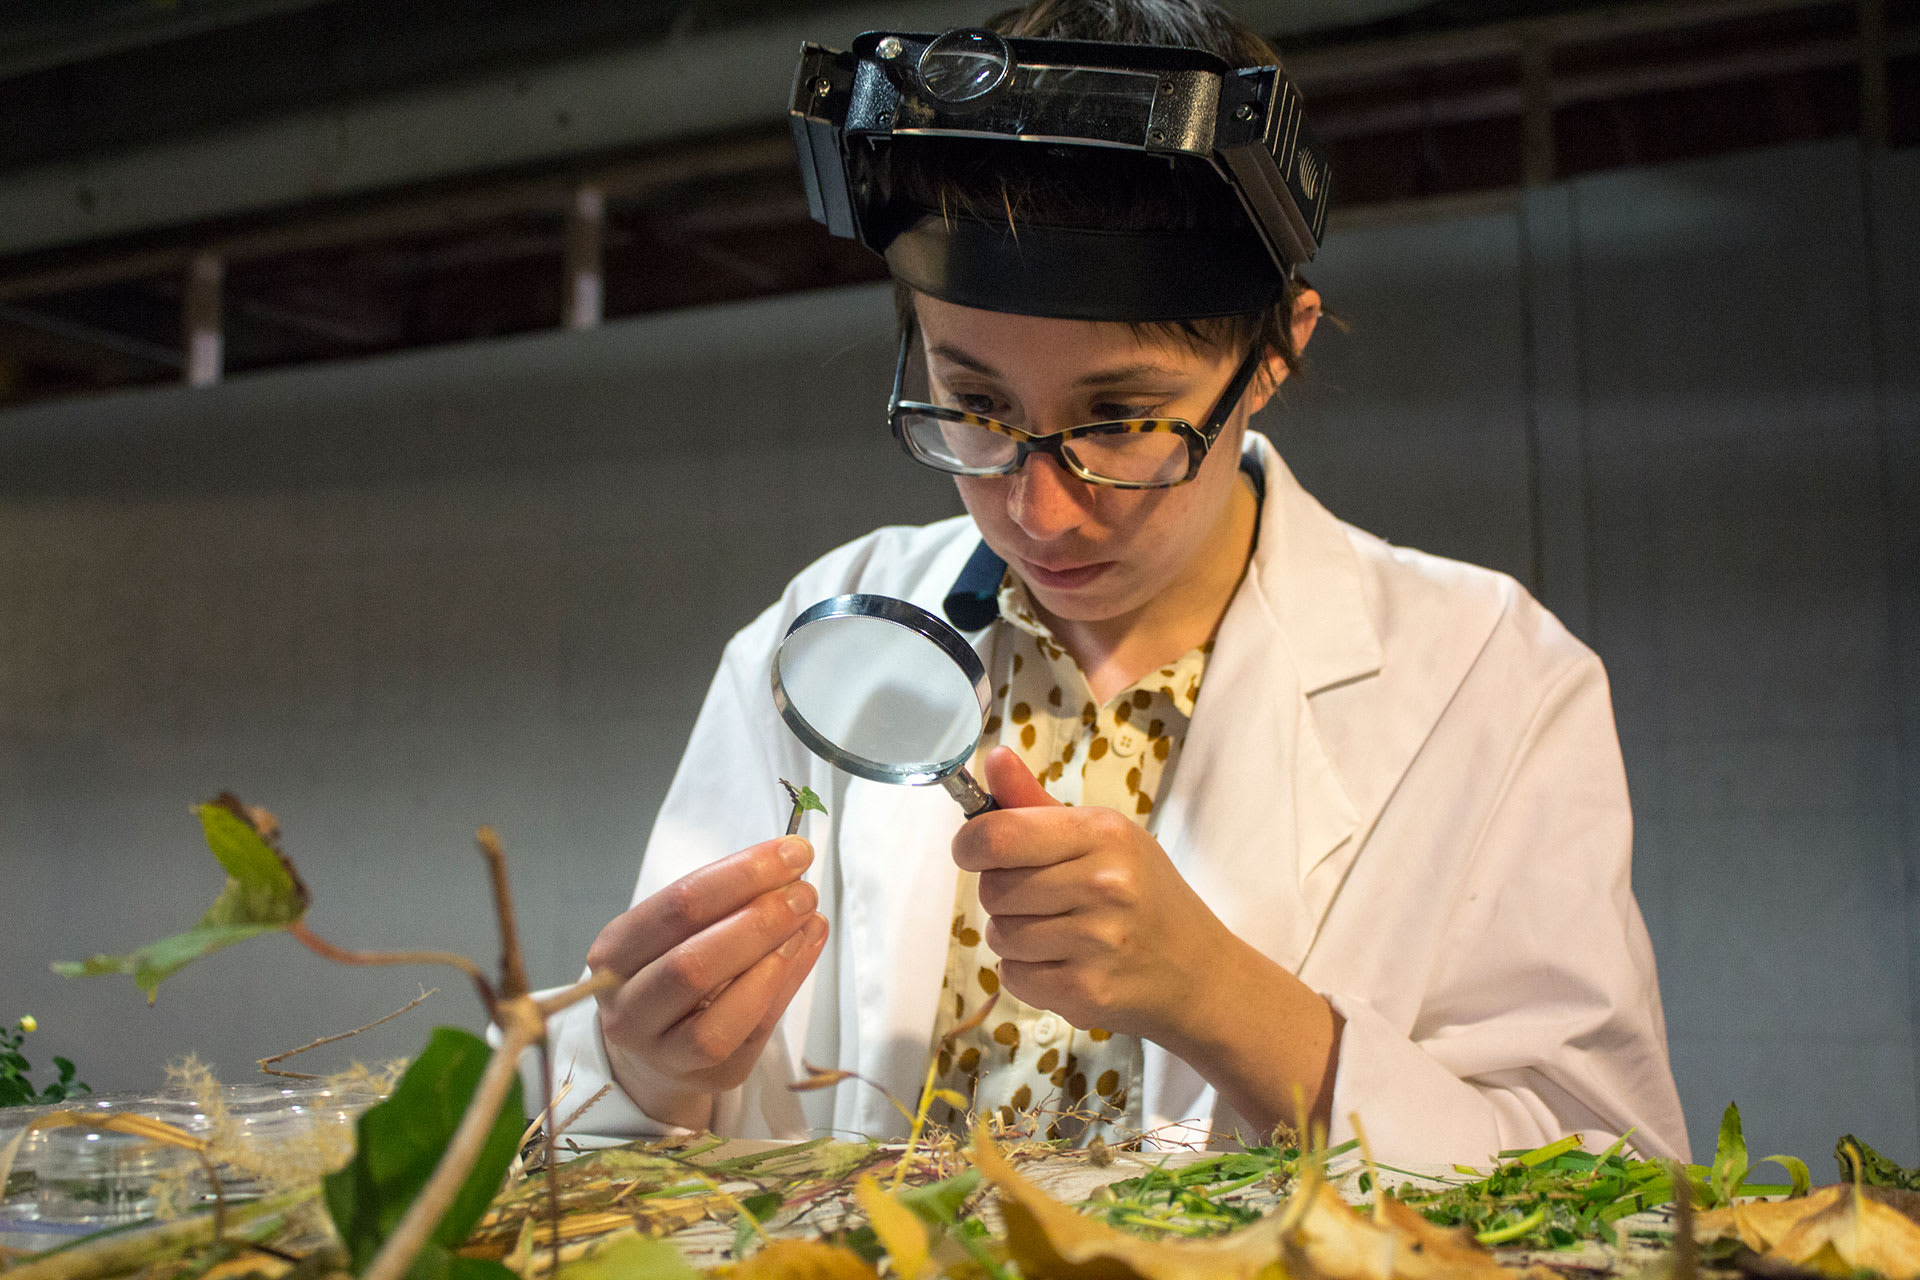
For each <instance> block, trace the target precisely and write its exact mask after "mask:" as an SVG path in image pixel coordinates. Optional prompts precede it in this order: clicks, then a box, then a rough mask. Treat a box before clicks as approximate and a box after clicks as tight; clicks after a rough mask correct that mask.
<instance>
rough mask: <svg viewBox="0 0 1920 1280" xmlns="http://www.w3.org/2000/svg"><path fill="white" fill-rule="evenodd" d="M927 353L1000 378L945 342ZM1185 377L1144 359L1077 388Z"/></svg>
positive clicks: (1105, 372) (1097, 375)
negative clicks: (1142, 379) (1140, 379)
mask: <svg viewBox="0 0 1920 1280" xmlns="http://www.w3.org/2000/svg"><path fill="white" fill-rule="evenodd" d="M927 354H928V355H929V356H938V357H939V358H940V359H942V360H948V361H951V362H952V363H954V364H957V365H959V366H960V367H961V368H963V369H968V370H971V371H972V372H974V373H977V374H980V375H981V376H983V377H988V378H998V377H1000V376H1001V375H1000V371H999V370H998V369H996V368H994V367H993V366H992V365H990V364H988V363H987V362H986V361H984V360H981V359H979V358H978V357H977V356H972V355H968V354H967V353H966V352H964V351H962V350H960V349H959V348H958V347H952V346H948V345H946V344H945V343H942V344H941V345H939V346H937V347H933V348H930V349H929V350H928V352H927ZM1185 376H1186V374H1185V373H1184V372H1183V371H1182V370H1179V369H1170V368H1168V367H1167V366H1166V365H1163V364H1154V363H1153V362H1152V361H1150V360H1142V361H1139V362H1138V363H1135V364H1127V365H1121V366H1119V367H1118V368H1114V369H1102V370H1100V371H1099V372H1097V373H1090V374H1088V375H1087V376H1086V377H1084V378H1081V379H1080V380H1079V382H1078V383H1077V384H1076V385H1077V386H1082V387H1111V386H1117V385H1119V384H1121V383H1124V382H1132V381H1135V380H1136V379H1139V378H1180V377H1185Z"/></svg>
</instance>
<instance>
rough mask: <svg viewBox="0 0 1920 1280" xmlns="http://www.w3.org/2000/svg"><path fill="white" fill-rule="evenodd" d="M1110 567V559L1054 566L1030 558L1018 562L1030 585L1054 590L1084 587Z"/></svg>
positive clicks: (1111, 562) (1111, 565)
mask: <svg viewBox="0 0 1920 1280" xmlns="http://www.w3.org/2000/svg"><path fill="white" fill-rule="evenodd" d="M1112 567H1113V561H1111V560H1098V561H1095V562H1094V563H1092V564H1065V565H1059V566H1057V567H1054V568H1048V567H1047V566H1045V565H1041V564H1036V563H1034V562H1033V561H1031V560H1022V561H1021V562H1020V568H1021V570H1022V572H1023V573H1024V574H1025V576H1026V579H1027V582H1028V583H1029V584H1030V585H1032V586H1036V587H1047V588H1050V589H1052V590H1055V591H1071V590H1073V589H1074V588H1076V587H1084V586H1086V585H1088V584H1089V583H1091V582H1092V581H1093V580H1094V579H1096V578H1098V577H1099V576H1100V575H1101V574H1103V573H1105V572H1106V571H1107V570H1108V569H1110V568H1112Z"/></svg>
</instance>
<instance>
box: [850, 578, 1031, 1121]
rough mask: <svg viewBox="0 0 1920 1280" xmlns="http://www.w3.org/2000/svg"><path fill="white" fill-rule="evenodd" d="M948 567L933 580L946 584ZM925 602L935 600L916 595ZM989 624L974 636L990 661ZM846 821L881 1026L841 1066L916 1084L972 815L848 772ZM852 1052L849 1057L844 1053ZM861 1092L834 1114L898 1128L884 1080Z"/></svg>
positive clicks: (854, 949)
mask: <svg viewBox="0 0 1920 1280" xmlns="http://www.w3.org/2000/svg"><path fill="white" fill-rule="evenodd" d="M952 572H953V571H952V570H951V569H946V568H943V570H942V572H941V573H940V574H936V575H934V576H933V578H932V579H930V581H937V582H939V583H940V584H942V589H944V584H945V583H946V582H947V581H949V580H950V579H951V577H952ZM917 603H919V604H920V605H921V606H922V607H923V608H928V609H933V608H935V607H936V605H935V604H934V603H930V602H929V601H927V600H920V601H917ZM992 635H993V632H992V630H991V629H987V630H984V631H981V632H978V633H976V634H975V635H973V636H972V637H970V640H971V642H972V644H973V646H974V650H975V652H976V653H978V654H979V655H980V660H981V662H982V663H983V664H991V663H992V661H993V654H992V652H991V639H992ZM843 806H844V808H843V816H842V818H841V822H840V831H839V847H840V849H841V860H842V866H843V867H844V872H843V874H844V875H845V878H846V886H845V888H846V893H845V897H844V899H843V902H844V904H845V905H844V907H843V915H844V917H845V918H844V921H843V927H844V928H845V929H846V930H847V935H846V942H845V944H844V949H843V951H842V954H844V955H845V956H846V957H847V963H848V964H849V965H850V966H851V967H852V970H853V987H854V994H855V999H856V1000H857V1001H858V1002H859V1008H860V1016H859V1018H858V1019H857V1025H858V1026H859V1027H861V1028H862V1029H863V1031H864V1030H865V1029H868V1028H872V1029H874V1030H875V1031H876V1032H877V1034H875V1035H874V1036H873V1038H871V1039H866V1038H862V1039H861V1041H860V1042H859V1043H858V1044H856V1045H854V1046H852V1052H851V1054H850V1055H848V1054H845V1053H843V1055H842V1063H841V1065H842V1066H843V1067H848V1068H850V1069H852V1070H855V1071H858V1072H859V1073H860V1074H861V1075H863V1076H865V1077H866V1078H867V1079H869V1080H880V1081H886V1080H895V1081H903V1080H911V1081H913V1082H915V1085H916V1086H917V1085H918V1082H919V1080H920V1078H921V1076H922V1075H923V1074H924V1073H925V1071H926V1067H927V1059H928V1056H929V1055H930V1053H931V1046H932V1028H933V1026H934V1022H935V1018H936V1015H937V1014H938V1005H939V999H940V982H941V979H942V978H944V977H945V976H946V969H947V948H948V946H949V945H950V939H951V936H952V925H953V899H954V889H955V885H956V883H957V881H958V876H959V872H958V869H957V868H956V867H955V866H954V862H953V837H954V834H955V833H956V832H958V831H959V830H960V824H961V822H962V821H963V820H964V815H963V814H962V813H961V810H960V806H959V805H958V804H956V803H955V802H954V800H953V798H952V797H951V796H949V795H948V794H947V793H946V791H945V790H944V789H943V788H941V787H937V786H928V787H902V786H895V785H892V784H888V783H878V782H866V781H863V780H861V779H859V778H852V779H849V780H848V782H847V788H846V792H845V798H844V801H843ZM848 1057H851V1059H852V1060H851V1061H847V1060H846V1059H847V1058H848ZM841 1097H842V1098H850V1099H853V1102H852V1107H851V1110H850V1111H848V1110H846V1109H845V1108H844V1107H843V1108H842V1109H841V1113H840V1114H838V1115H837V1117H836V1119H837V1121H838V1123H839V1124H840V1126H841V1127H843V1128H846V1129H849V1130H851V1131H853V1132H855V1133H873V1134H878V1133H891V1132H894V1131H895V1130H896V1128H897V1125H898V1113H897V1112H895V1111H894V1110H893V1106H892V1104H891V1103H889V1102H888V1101H887V1100H886V1099H885V1098H884V1097H882V1096H880V1093H879V1091H878V1090H876V1089H869V1088H864V1087H863V1088H860V1089H857V1090H846V1089H843V1090H842V1091H841Z"/></svg>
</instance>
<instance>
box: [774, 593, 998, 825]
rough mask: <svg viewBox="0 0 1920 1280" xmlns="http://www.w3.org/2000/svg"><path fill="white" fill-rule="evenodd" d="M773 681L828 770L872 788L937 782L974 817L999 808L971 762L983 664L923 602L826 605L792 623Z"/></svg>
mask: <svg viewBox="0 0 1920 1280" xmlns="http://www.w3.org/2000/svg"><path fill="white" fill-rule="evenodd" d="M772 676H773V702H774V706H776V707H777V708H779V711H780V718H781V719H783V720H785V721H786V722H787V727H788V728H789V729H792V730H793V733H794V736H795V737H797V738H799V739H800V741H801V742H803V743H805V744H806V746H807V749H808V750H810V751H812V752H813V753H814V754H815V755H817V756H819V757H820V758H821V759H823V760H825V761H826V762H827V763H828V764H831V765H833V766H834V767H835V768H837V769H844V770H846V771H847V772H848V773H850V774H852V775H853V776H854V777H856V778H865V779H867V780H868V781H869V782H897V783H904V784H906V785H908V786H916V787H918V786H926V785H927V784H929V783H935V782H937V783H939V784H940V785H941V786H942V787H944V788H945V789H946V791H947V794H949V795H951V796H952V797H953V798H954V799H955V800H957V801H958V802H959V803H960V807H961V808H962V809H963V810H965V811H966V815H967V816H968V817H969V818H972V817H975V816H977V815H979V814H982V813H985V812H986V811H987V810H989V809H991V808H993V807H994V801H993V797H992V796H990V795H988V794H987V793H986V792H985V791H984V790H982V789H981V787H980V784H979V783H977V782H975V781H974V780H973V777H972V775H970V774H969V773H968V772H967V767H966V766H967V761H968V759H969V758H970V757H971V756H972V755H973V752H974V748H975V747H976V746H977V745H978V744H979V742H980V734H981V731H982V729H983V728H984V727H985V724H986V718H987V696H988V685H987V673H986V669H985V668H984V667H982V666H981V664H980V655H979V654H977V653H975V652H974V651H973V648H972V646H971V645H969V644H968V643H967V641H966V638H965V637H963V636H962V635H961V634H960V633H959V632H957V631H955V630H954V629H953V628H952V627H949V626H948V625H947V624H946V623H944V622H942V621H941V620H940V619H939V618H937V617H935V616H934V615H933V614H931V613H928V612H927V611H926V610H925V609H922V608H921V607H920V606H919V605H917V604H912V603H910V602H908V601H906V600H896V599H893V598H892V597H891V596H875V595H845V596H834V597H833V598H831V599H828V600H822V601H821V602H820V603H818V604H816V605H814V606H812V607H811V608H809V609H805V610H803V611H802V612H801V614H800V616H799V617H797V618H795V619H794V620H793V625H792V626H790V627H788V628H787V634H786V638H785V639H783V640H781V642H780V647H779V648H778V649H777V650H775V651H774V655H773V671H772Z"/></svg>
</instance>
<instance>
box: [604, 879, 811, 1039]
mask: <svg viewBox="0 0 1920 1280" xmlns="http://www.w3.org/2000/svg"><path fill="white" fill-rule="evenodd" d="M819 901H820V897H819V894H817V893H816V892H815V891H814V888H813V886H812V885H810V884H808V883H806V882H805V881H804V880H801V881H796V882H794V883H793V884H790V885H785V886H783V887H781V888H779V889H774V890H770V891H769V892H767V893H764V894H761V895H760V896H759V897H758V898H756V899H754V900H753V901H752V902H751V903H749V904H747V906H746V907H744V908H742V909H741V910H739V911H736V912H734V913H733V914H732V915H730V916H728V917H727V918H726V919H724V920H721V921H720V922H718V923H717V924H714V925H711V926H709V927H708V928H706V929H703V930H702V931H701V932H699V933H698V934H695V935H694V936H693V937H691V938H689V939H687V940H686V941H685V942H683V943H681V944H680V945H679V946H677V947H675V948H673V949H672V950H671V951H669V952H667V953H666V954H665V955H663V956H661V957H660V958H659V959H657V960H655V961H654V962H653V963H652V964H649V965H648V966H647V967H646V968H644V969H642V970H641V971H640V972H639V973H637V974H635V975H634V976H633V977H632V978H630V979H628V980H627V981H626V982H625V983H623V984H622V985H621V987H620V989H619V990H618V991H616V992H614V993H613V995H612V997H611V1000H610V1005H611V1009H610V1013H611V1016H612V1018H613V1019H614V1021H615V1022H616V1023H617V1024H619V1025H620V1026H621V1028H622V1031H623V1033H626V1034H623V1037H622V1038H623V1039H625V1038H628V1035H638V1036H639V1037H640V1038H642V1039H651V1038H654V1037H657V1036H659V1035H660V1034H662V1033H663V1032H665V1031H666V1029H667V1028H668V1027H671V1026H672V1025H673V1024H674V1023H676V1022H678V1021H680V1020H681V1019H682V1018H684V1017H686V1016H687V1014H688V1013H690V1012H692V1010H693V1008H694V1006H695V1005H697V1004H698V1003H699V1002H700V1001H701V1000H702V999H706V1000H709V1001H712V1000H714V999H717V998H719V997H720V996H721V995H722V992H723V989H725V988H726V985H727V984H728V983H731V982H736V981H737V980H738V979H739V978H740V976H741V975H742V974H744V973H746V972H747V970H749V969H751V968H752V967H753V966H754V965H756V964H758V963H759V962H760V960H761V959H762V958H763V957H765V956H767V955H768V954H769V953H771V952H774V951H776V950H778V948H779V947H780V946H781V944H783V943H785V942H786V941H787V940H788V939H789V938H791V937H793V935H794V934H795V933H796V932H798V931H799V929H800V928H801V926H802V925H803V924H805V922H806V920H807V918H808V917H809V916H811V915H812V914H813V910H814V908H815V907H816V906H818V905H819ZM602 1007H603V1009H605V1008H607V1006H606V1005H603V1006H602ZM603 1016H604V1015H603Z"/></svg>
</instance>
